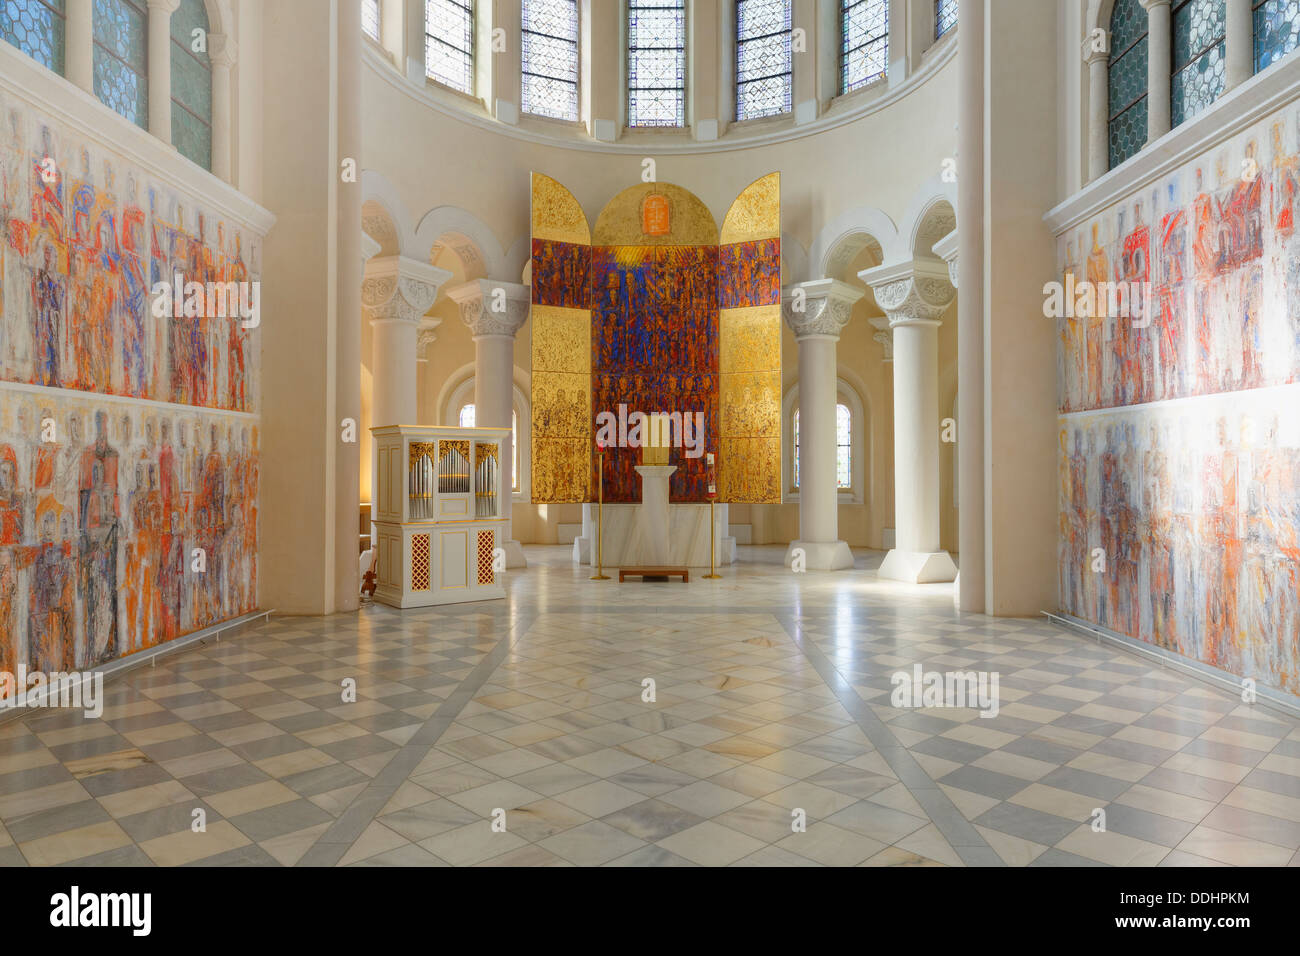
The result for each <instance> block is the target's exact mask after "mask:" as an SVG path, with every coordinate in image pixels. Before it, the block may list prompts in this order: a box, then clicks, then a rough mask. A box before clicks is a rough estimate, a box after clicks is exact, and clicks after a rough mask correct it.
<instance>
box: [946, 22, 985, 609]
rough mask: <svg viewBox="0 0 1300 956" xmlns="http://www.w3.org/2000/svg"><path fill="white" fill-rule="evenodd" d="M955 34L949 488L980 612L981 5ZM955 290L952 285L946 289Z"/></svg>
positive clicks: (966, 575)
mask: <svg viewBox="0 0 1300 956" xmlns="http://www.w3.org/2000/svg"><path fill="white" fill-rule="evenodd" d="M957 15H958V17H959V18H960V19H961V24H962V27H961V32H960V33H959V34H958V37H957V43H958V51H959V56H958V62H959V67H958V68H959V70H960V71H961V72H960V74H959V75H958V93H957V109H958V121H957V122H958V125H957V155H958V156H959V157H961V164H960V174H959V175H958V177H957V236H958V256H957V262H958V270H959V272H960V273H961V292H962V295H961V301H960V302H959V303H957V420H958V422H960V425H959V426H958V427H959V428H960V429H961V430H960V432H959V433H958V436H957V437H958V440H957V482H958V486H959V487H960V488H961V500H962V501H963V502H965V507H963V508H961V509H960V510H958V512H957V542H958V546H959V547H960V548H961V569H962V573H961V581H960V583H959V586H958V588H957V606H958V607H959V608H960V609H961V610H963V611H969V612H972V613H976V614H981V613H983V612H984V607H985V599H984V593H985V573H986V572H985V568H986V566H987V561H986V549H987V546H988V539H987V537H986V535H985V529H984V510H985V507H986V502H985V500H984V441H985V436H984V387H985V386H984V69H985V55H984V31H985V25H986V10H985V2H984V0H961V7H960V8H959V9H958V12H957ZM954 285H956V283H954Z"/></svg>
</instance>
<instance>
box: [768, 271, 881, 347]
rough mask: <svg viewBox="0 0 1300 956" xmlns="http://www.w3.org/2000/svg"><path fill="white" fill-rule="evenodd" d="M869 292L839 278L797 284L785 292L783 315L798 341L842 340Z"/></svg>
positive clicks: (782, 296)
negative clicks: (854, 308) (860, 301)
mask: <svg viewBox="0 0 1300 956" xmlns="http://www.w3.org/2000/svg"><path fill="white" fill-rule="evenodd" d="M864 294H865V293H863V291H862V290H861V289H856V288H854V287H853V286H851V285H849V284H848V283H846V282H840V281H839V280H838V279H813V280H812V281H811V282H796V283H794V284H793V285H791V286H788V287H787V288H786V289H785V290H784V291H783V292H782V293H781V315H782V316H783V317H784V318H785V321H786V324H787V325H789V326H790V328H791V330H793V332H794V334H795V338H796V339H804V338H810V337H814V336H824V337H830V338H839V335H840V332H841V331H842V330H843V328H844V326H846V325H848V324H849V317H850V316H851V315H852V314H853V306H854V304H855V303H856V302H857V301H858V300H859V299H861V298H862V296H863V295H864Z"/></svg>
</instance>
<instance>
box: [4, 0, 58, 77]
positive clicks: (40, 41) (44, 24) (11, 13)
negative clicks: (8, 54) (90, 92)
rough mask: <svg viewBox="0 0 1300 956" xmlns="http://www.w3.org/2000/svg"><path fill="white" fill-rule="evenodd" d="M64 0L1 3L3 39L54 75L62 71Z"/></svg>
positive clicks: (29, 0)
mask: <svg viewBox="0 0 1300 956" xmlns="http://www.w3.org/2000/svg"><path fill="white" fill-rule="evenodd" d="M63 2H64V0H0V37H2V38H4V39H5V40H6V41H7V42H9V43H12V44H13V45H14V46H16V47H18V49H20V50H22V51H23V52H24V53H26V54H27V55H28V56H30V57H31V58H32V59H33V60H35V61H36V62H37V63H40V64H41V65H42V66H45V67H48V68H49V69H51V70H53V71H54V72H55V73H62V72H63V28H64V25H65V23H66V15H65V12H64V8H63Z"/></svg>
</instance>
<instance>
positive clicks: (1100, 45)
mask: <svg viewBox="0 0 1300 956" xmlns="http://www.w3.org/2000/svg"><path fill="white" fill-rule="evenodd" d="M1080 50H1081V51H1082V53H1083V62H1084V63H1086V64H1088V65H1089V66H1092V64H1094V63H1097V62H1099V61H1100V62H1105V61H1107V60H1109V59H1110V33H1109V32H1107V31H1106V30H1104V29H1103V28H1101V27H1097V28H1096V29H1095V30H1091V31H1089V33H1088V35H1087V36H1086V37H1084V38H1083V45H1082V46H1081V47H1080Z"/></svg>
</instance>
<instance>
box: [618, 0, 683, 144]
mask: <svg viewBox="0 0 1300 956" xmlns="http://www.w3.org/2000/svg"><path fill="white" fill-rule="evenodd" d="M627 125H628V126H685V125H686V0H628V4H627Z"/></svg>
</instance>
